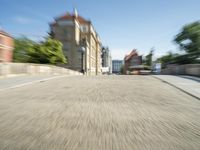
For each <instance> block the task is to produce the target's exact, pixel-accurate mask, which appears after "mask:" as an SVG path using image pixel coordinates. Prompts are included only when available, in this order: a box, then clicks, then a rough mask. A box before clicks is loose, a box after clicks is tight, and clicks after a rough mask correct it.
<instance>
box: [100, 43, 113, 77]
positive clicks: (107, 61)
mask: <svg viewBox="0 0 200 150" xmlns="http://www.w3.org/2000/svg"><path fill="white" fill-rule="evenodd" d="M101 57H102V73H104V74H105V73H109V74H111V73H112V56H111V52H110V50H109V48H104V47H103V48H102V55H101Z"/></svg>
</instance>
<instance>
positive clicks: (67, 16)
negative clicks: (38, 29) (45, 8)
mask: <svg viewBox="0 0 200 150" xmlns="http://www.w3.org/2000/svg"><path fill="white" fill-rule="evenodd" d="M72 19H77V20H78V21H79V23H80V24H90V23H91V22H90V21H89V20H86V19H85V18H83V17H81V16H80V15H78V16H76V15H74V14H70V13H66V14H64V15H62V16H60V17H58V18H56V19H55V20H56V21H57V20H72ZM55 24H56V22H54V23H52V25H55Z"/></svg>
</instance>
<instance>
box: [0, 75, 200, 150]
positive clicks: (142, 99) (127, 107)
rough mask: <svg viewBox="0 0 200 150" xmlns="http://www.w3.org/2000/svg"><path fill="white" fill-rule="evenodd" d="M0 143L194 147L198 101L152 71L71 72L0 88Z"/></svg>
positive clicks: (58, 148)
mask: <svg viewBox="0 0 200 150" xmlns="http://www.w3.org/2000/svg"><path fill="white" fill-rule="evenodd" d="M0 149H4V150H7V149H9V150H27V149H29V150H199V149H200V101H199V100H197V99H195V98H193V97H191V96H189V95H187V94H185V93H183V92H181V91H179V90H178V89H176V88H174V87H172V86H170V85H168V84H166V83H163V82H161V81H160V80H158V79H155V78H153V77H152V76H92V77H87V76H79V77H77V76H76V77H66V78H57V79H54V80H49V81H46V82H39V83H35V84H32V85H27V86H23V87H20V88H15V89H10V90H6V91H1V92H0Z"/></svg>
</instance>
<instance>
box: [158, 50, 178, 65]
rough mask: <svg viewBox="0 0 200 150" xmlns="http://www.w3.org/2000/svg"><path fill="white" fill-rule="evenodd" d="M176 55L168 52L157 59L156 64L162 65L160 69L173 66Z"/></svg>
mask: <svg viewBox="0 0 200 150" xmlns="http://www.w3.org/2000/svg"><path fill="white" fill-rule="evenodd" d="M175 56H176V54H173V53H172V52H168V53H167V54H166V55H164V56H162V57H160V58H158V59H157V62H159V63H162V67H163V68H165V67H166V66H167V65H169V64H173V63H174V62H175Z"/></svg>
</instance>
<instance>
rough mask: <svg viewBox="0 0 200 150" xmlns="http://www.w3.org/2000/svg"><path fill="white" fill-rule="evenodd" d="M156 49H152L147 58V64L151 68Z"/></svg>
mask: <svg viewBox="0 0 200 150" xmlns="http://www.w3.org/2000/svg"><path fill="white" fill-rule="evenodd" d="M153 53H154V48H152V49H151V50H150V52H149V54H148V55H146V57H145V64H146V65H147V66H149V67H151V65H152V58H153Z"/></svg>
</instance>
